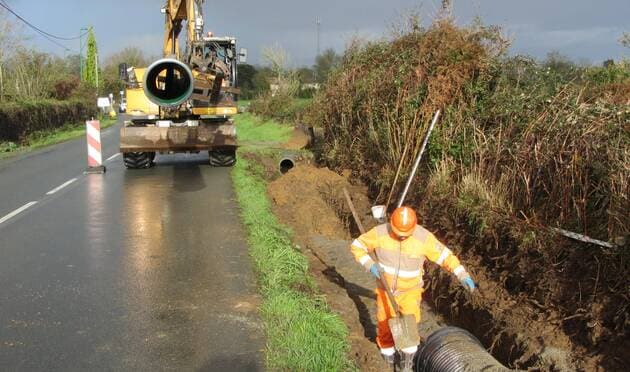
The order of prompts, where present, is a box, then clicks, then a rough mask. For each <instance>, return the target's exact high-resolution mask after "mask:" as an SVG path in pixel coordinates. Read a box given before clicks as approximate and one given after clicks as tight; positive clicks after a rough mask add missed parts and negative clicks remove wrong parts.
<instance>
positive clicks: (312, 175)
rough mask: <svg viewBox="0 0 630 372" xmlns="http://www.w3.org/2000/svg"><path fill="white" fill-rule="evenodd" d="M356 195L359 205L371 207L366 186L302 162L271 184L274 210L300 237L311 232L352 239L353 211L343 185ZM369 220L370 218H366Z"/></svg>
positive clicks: (363, 208)
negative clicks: (350, 227)
mask: <svg viewBox="0 0 630 372" xmlns="http://www.w3.org/2000/svg"><path fill="white" fill-rule="evenodd" d="M344 187H346V188H348V189H349V190H351V192H353V193H354V194H355V195H362V197H360V198H357V200H356V201H355V202H356V203H357V207H362V210H369V208H368V207H367V206H368V205H369V201H368V199H367V197H365V196H364V195H365V189H364V188H362V187H357V186H353V185H351V184H350V183H349V182H348V180H347V178H346V177H344V176H341V175H339V174H337V173H335V172H333V171H331V170H329V169H328V168H315V167H313V166H311V165H307V164H300V163H298V164H297V166H296V167H295V168H294V169H292V170H291V171H289V172H288V173H287V174H286V175H284V176H283V177H281V178H278V179H277V180H275V181H273V182H271V183H270V184H269V188H268V193H269V196H270V197H271V200H272V201H273V204H274V212H276V215H277V216H279V217H280V220H281V221H282V222H283V223H286V224H288V225H289V226H291V227H292V228H293V229H294V232H295V236H296V238H297V239H298V240H301V239H304V237H309V236H312V235H322V236H325V237H327V238H333V239H335V238H336V239H350V233H349V230H348V227H349V225H350V223H349V222H350V211H349V209H348V208H347V207H346V206H345V201H344V199H343V188H344ZM366 222H367V218H366Z"/></svg>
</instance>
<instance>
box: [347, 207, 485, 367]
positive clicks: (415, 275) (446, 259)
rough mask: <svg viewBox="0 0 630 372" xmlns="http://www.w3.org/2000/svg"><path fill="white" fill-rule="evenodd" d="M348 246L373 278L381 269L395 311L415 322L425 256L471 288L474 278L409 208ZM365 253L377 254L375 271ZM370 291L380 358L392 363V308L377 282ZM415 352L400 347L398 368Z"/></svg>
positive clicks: (378, 277)
mask: <svg viewBox="0 0 630 372" xmlns="http://www.w3.org/2000/svg"><path fill="white" fill-rule="evenodd" d="M351 250H352V254H353V255H354V257H355V259H356V260H357V261H358V262H359V263H360V264H361V265H363V266H364V267H365V269H366V270H368V271H369V272H371V273H372V275H374V277H376V278H377V279H380V275H381V272H382V273H383V275H384V279H385V280H386V281H387V282H388V283H389V286H390V288H391V290H392V292H393V293H394V298H395V300H396V302H397V304H398V306H399V308H400V312H401V313H402V314H404V315H407V314H411V315H414V316H415V318H416V322H420V300H421V299H422V292H423V284H424V283H423V281H422V275H423V273H424V270H423V266H424V262H425V260H426V259H428V260H429V261H431V262H434V263H436V264H438V265H439V266H441V267H442V268H443V269H445V270H447V271H448V272H451V273H453V274H455V276H456V277H457V278H458V279H459V281H460V282H461V283H462V285H463V286H464V287H466V288H467V289H468V290H469V291H471V292H472V291H474V290H475V282H474V281H473V280H472V279H471V277H470V274H468V272H467V271H466V269H465V268H464V266H462V264H461V263H460V262H459V259H458V258H457V257H456V256H455V255H454V254H453V253H452V252H451V251H450V249H448V248H447V247H446V246H444V244H442V243H440V242H439V241H438V240H437V239H436V238H435V236H434V235H433V234H432V233H430V232H429V231H427V230H426V229H425V228H423V227H422V226H420V225H418V220H417V217H416V213H415V211H414V210H413V209H411V208H409V207H400V208H398V209H396V210H395V211H394V212H393V213H392V216H391V220H390V222H389V223H385V224H382V225H379V226H376V227H375V228H373V229H372V230H370V231H368V232H366V233H365V234H363V235H361V236H359V237H358V238H357V239H355V240H354V241H353V242H352V245H351ZM369 253H374V254H375V255H376V258H377V260H378V265H380V270H379V267H378V266H377V264H376V263H375V262H374V261H373V260H372V258H371V257H370V256H369ZM375 292H376V304H377V319H378V328H377V336H376V343H377V344H378V347H379V348H380V351H381V354H382V356H383V358H384V359H385V361H386V362H387V363H388V364H390V366H392V367H393V365H394V360H395V354H396V349H395V348H394V340H393V338H392V334H391V331H390V329H389V325H388V323H387V321H388V319H390V318H391V317H392V316H393V313H394V311H393V308H392V306H391V304H390V302H389V299H388V297H387V293H386V292H385V289H383V288H381V286H380V285H378V286H377V288H376V291H375ZM412 349H413V350H412ZM416 351H417V347H413V348H409V349H404V350H401V352H402V355H401V362H402V363H401V364H402V366H403V370H409V371H411V366H412V362H413V357H414V354H415V353H416ZM405 367H408V368H405Z"/></svg>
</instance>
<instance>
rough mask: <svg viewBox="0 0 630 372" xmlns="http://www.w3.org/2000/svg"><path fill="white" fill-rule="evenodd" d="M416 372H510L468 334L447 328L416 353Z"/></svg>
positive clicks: (429, 339) (431, 338) (435, 333)
mask: <svg viewBox="0 0 630 372" xmlns="http://www.w3.org/2000/svg"><path fill="white" fill-rule="evenodd" d="M416 371H417V372H464V371H471V372H472V371H492V372H495V371H496V372H498V371H511V370H510V369H508V368H506V367H505V366H504V365H502V364H501V363H499V362H498V361H497V360H496V359H494V357H493V356H492V355H490V353H488V352H487V351H486V349H485V348H484V347H483V345H482V344H481V342H479V340H478V339H477V338H476V337H475V336H473V335H472V334H470V333H469V332H468V331H466V330H463V329H461V328H457V327H446V328H442V329H440V330H438V331H436V332H434V333H432V334H431V335H430V336H429V337H428V338H427V340H426V342H425V343H424V344H423V345H422V347H421V348H420V350H418V354H417V359H416Z"/></svg>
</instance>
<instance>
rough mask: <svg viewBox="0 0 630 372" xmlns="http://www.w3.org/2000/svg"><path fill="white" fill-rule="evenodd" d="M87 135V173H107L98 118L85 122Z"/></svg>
mask: <svg viewBox="0 0 630 372" xmlns="http://www.w3.org/2000/svg"><path fill="white" fill-rule="evenodd" d="M85 129H86V130H85V132H86V135H87V153H88V168H87V170H86V173H105V166H104V165H103V153H102V152H101V123H100V122H99V121H98V120H89V121H86V122H85Z"/></svg>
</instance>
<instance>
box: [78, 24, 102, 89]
mask: <svg viewBox="0 0 630 372" xmlns="http://www.w3.org/2000/svg"><path fill="white" fill-rule="evenodd" d="M83 67H84V68H83V76H82V79H83V81H84V82H86V83H87V85H88V86H91V87H94V88H97V89H98V87H99V79H101V78H102V77H101V76H99V75H100V73H99V71H98V48H97V46H96V38H95V37H94V29H93V28H90V31H89V33H88V39H87V56H86V58H85V65H84V66H83Z"/></svg>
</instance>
